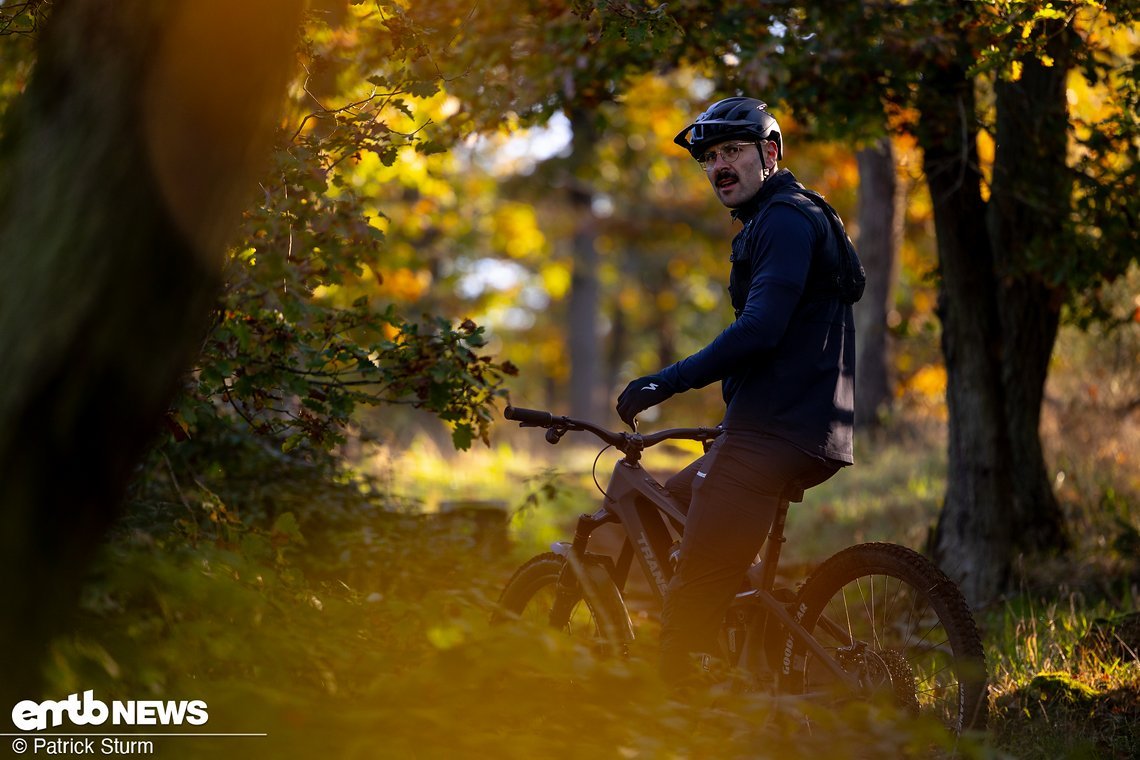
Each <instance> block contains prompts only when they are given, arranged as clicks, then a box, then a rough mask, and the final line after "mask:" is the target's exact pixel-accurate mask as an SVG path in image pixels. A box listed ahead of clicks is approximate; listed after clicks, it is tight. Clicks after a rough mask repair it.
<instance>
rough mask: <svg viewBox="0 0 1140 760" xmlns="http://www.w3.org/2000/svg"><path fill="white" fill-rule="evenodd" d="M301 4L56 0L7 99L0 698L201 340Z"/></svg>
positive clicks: (33, 669) (60, 612)
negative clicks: (22, 87)
mask: <svg viewBox="0 0 1140 760" xmlns="http://www.w3.org/2000/svg"><path fill="white" fill-rule="evenodd" d="M300 10H301V2H300V0H288V1H286V0H255V1H254V0H251V2H243V3H238V4H236V5H235V4H231V3H228V2H225V1H224V0H182V1H175V0H168V1H165V2H155V1H154V0H122V2H117V3H105V2H102V0H69V1H66V2H58V3H56V4H55V6H54V9H53V15H52V18H51V21H50V23H49V25H48V27H47V28H46V29H45V30H44V32H43V35H42V37H41V39H40V44H39V48H38V52H37V65H36V70H35V72H34V75H33V77H32V80H31V81H30V82H29V85H28V88H27V90H26V92H25V93H24V95H23V96H22V98H21V99H20V101H19V102H18V103H17V104H15V105H14V106H13V107H12V109H11V110H10V111H9V113H8V115H7V120H6V123H5V125H4V129H3V134H4V138H3V142H2V143H0V356H4V357H5V359H4V363H5V369H4V382H3V383H0V482H3V483H4V488H3V491H2V492H0V521H2V525H3V530H2V531H0V594H2V595H3V598H4V599H5V602H6V610H5V614H4V616H3V622H0V652H2V653H3V654H2V655H0V704H2V705H12V704H14V703H15V702H16V701H19V700H21V699H29V698H34V697H35V695H36V694H37V693H38V688H39V682H40V662H41V659H42V656H43V654H44V653H45V651H46V647H47V645H48V643H49V642H50V640H51V639H52V637H53V636H55V635H57V634H58V633H60V632H61V631H62V630H64V627H65V626H66V623H67V619H68V616H69V615H70V613H71V612H72V611H73V609H74V604H75V600H76V597H77V592H78V589H79V586H80V582H81V580H82V576H83V573H84V570H85V568H86V566H87V564H88V562H89V560H90V559H91V557H92V555H93V553H94V551H95V549H96V547H97V546H98V543H99V541H100V539H101V538H102V536H103V534H104V533H105V531H106V529H107V528H108V526H109V525H110V523H111V522H112V520H113V519H114V517H115V516H116V513H117V510H118V506H119V503H120V500H121V497H122V494H123V492H124V488H125V485H126V482H127V480H128V478H129V477H130V475H131V472H132V468H133V467H134V465H135V463H136V461H137V460H138V458H139V457H140V455H141V454H142V452H143V450H144V448H145V446H146V445H147V444H148V442H149V441H150V439H151V437H152V435H153V433H154V432H155V431H156V430H157V426H158V423H159V421H160V418H161V416H162V414H163V412H164V411H165V408H166V405H167V403H168V402H169V398H170V396H171V394H172V392H173V391H174V389H175V387H176V384H177V380H178V378H179V376H180V375H181V373H182V372H184V371H185V370H186V368H187V366H188V364H189V363H190V362H191V361H192V360H193V358H194V356H195V355H196V354H197V349H198V347H199V345H200V342H201V339H202V337H203V333H204V330H205V328H206V320H207V318H208V314H209V310H210V307H211V305H212V303H213V299H214V297H215V294H216V288H217V287H218V284H219V273H220V266H221V260H222V255H223V251H224V245H225V240H226V237H227V236H228V235H229V234H230V233H231V232H232V230H233V228H234V227H236V223H237V221H238V218H239V212H240V207H241V205H242V204H243V203H244V202H245V201H246V200H247V199H248V198H251V197H254V193H253V191H254V189H255V187H256V185H255V184H254V182H253V173H252V172H253V170H254V169H255V168H256V166H257V164H258V161H257V158H258V157H259V156H261V155H262V154H263V153H264V152H265V149H266V148H267V147H268V143H269V140H270V138H271V135H272V129H273V120H272V114H273V110H274V108H275V107H276V106H277V105H278V104H279V101H280V98H281V97H282V96H283V94H284V85H285V81H286V77H287V75H288V72H289V70H290V68H291V65H290V64H291V56H290V52H291V50H292V48H293V45H294V41H295V38H296V31H297V26H298V24H299V22H300ZM205 40H208V41H209V42H208V44H205V43H204V41H205ZM6 720H7V719H6V718H5V722H6Z"/></svg>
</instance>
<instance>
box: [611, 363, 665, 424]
mask: <svg viewBox="0 0 1140 760" xmlns="http://www.w3.org/2000/svg"><path fill="white" fill-rule="evenodd" d="M673 393H674V391H673V388H672V386H670V385H669V383H667V382H665V379H664V378H663V377H661V375H659V374H658V375H646V376H645V377H639V378H637V379H636V380H634V381H633V382H632V383H630V384H629V385H627V386H626V387H625V390H624V391H622V392H621V395H620V396H618V400H617V413H618V417H621V420H622V422H624V423H625V424H627V425H629V426H630V427H633V418H634V417H636V416H637V415H638V414H640V413H641V412H644V411H645V410H646V409H648V408H649V407H651V406H657V405H658V404H660V403H661V402H662V401H664V400H665V399H667V398H669V397H670V396H672V395H673Z"/></svg>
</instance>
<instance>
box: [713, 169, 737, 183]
mask: <svg viewBox="0 0 1140 760" xmlns="http://www.w3.org/2000/svg"><path fill="white" fill-rule="evenodd" d="M723 179H738V177H737V176H736V172H734V171H733V170H732V169H729V168H727V167H726V168H724V169H720V170H719V171H717V173H716V175H715V176H714V177H713V181H714V182H720V181H721V180H723Z"/></svg>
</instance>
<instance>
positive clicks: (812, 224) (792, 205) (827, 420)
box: [661, 169, 855, 464]
mask: <svg viewBox="0 0 1140 760" xmlns="http://www.w3.org/2000/svg"><path fill="white" fill-rule="evenodd" d="M797 188H800V189H802V188H803V186H802V185H800V184H799V182H797V181H796V178H795V177H794V176H793V175H792V173H791V172H790V171H788V170H786V169H781V170H780V171H778V172H777V173H775V174H773V175H772V176H771V177H769V178H768V179H767V180H766V181H765V182H764V184H763V185H762V186H761V188H760V191H759V192H758V193H757V194H756V197H755V198H753V199H752V200H751V201H750V202H749V203H748V204H746V205H745V206H742V207H741V208H739V209H736V210H735V211H734V212H733V217H734V218H736V219H739V220H740V221H741V222H743V223H744V228H743V229H742V230H741V231H740V232H739V233H738V234H737V235H736V237H735V238H734V239H733V241H732V259H731V261H732V273H731V275H730V277H729V294H730V295H731V297H732V306H733V309H734V310H735V311H736V320H735V321H734V322H733V323H732V324H730V325H729V326H728V327H727V328H725V330H724V331H723V332H721V334H720V335H718V336H717V337H716V338H715V339H714V340H713V341H712V343H710V344H709V345H707V346H706V347H705V348H703V349H701V350H700V351H698V352H697V353H695V354H693V355H692V356H690V357H688V358H686V359H682V360H681V361H679V362H677V363H676V364H672V365H670V366H668V367H666V368H665V369H664V370H662V372H661V375H662V377H663V378H664V379H665V381H666V382H667V383H669V384H670V385H671V386H672V389H673V391H674V392H677V393H679V392H681V391H685V390H688V389H690V388H703V387H704V386H706V385H708V384H709V383H712V382H715V381H717V380H720V381H721V388H722V392H723V395H724V401H725V404H726V405H727V407H728V408H727V411H726V413H725V417H724V422H723V423H722V424H723V425H724V427H725V429H727V430H730V431H731V430H741V431H753V432H762V433H767V434H770V435H775V436H778V437H780V438H783V439H785V440H787V441H789V442H791V443H792V444H794V445H795V446H798V447H799V448H801V449H803V450H804V451H807V452H810V453H812V454H816V455H818V456H822V457H826V458H828V459H832V460H835V461H837V462H839V463H844V464H850V463H852V462H853V461H854V459H853V458H852V452H851V437H852V426H853V423H854V416H855V415H854V406H855V404H854V386H855V320H854V315H853V314H852V311H851V306H850V305H848V304H845V303H843V302H842V301H840V300H839V298H838V296H837V295H836V294H835V292H834V286H833V285H829V283H834V278H835V273H836V271H837V268H838V266H839V264H838V261H839V259H838V257H839V253H838V247H837V245H836V242H837V241H836V239H835V234H834V232H833V231H832V229H831V225H830V224H829V223H828V221H827V217H826V216H825V215H824V213H823V211H822V210H820V209H819V208H818V207H817V206H816V205H815V204H814V203H812V201H811V200H810V199H809V198H807V197H806V196H804V195H803V194H801V193H797V192H796V189H797Z"/></svg>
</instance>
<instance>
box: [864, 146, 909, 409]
mask: <svg viewBox="0 0 1140 760" xmlns="http://www.w3.org/2000/svg"><path fill="white" fill-rule="evenodd" d="M856 159H857V161H858V164H859V258H860V259H861V260H862V262H863V266H864V268H865V269H866V270H867V289H866V291H865V292H864V293H863V298H862V299H860V301H859V303H857V304H856V305H855V334H856V335H857V336H858V342H857V346H858V354H857V355H856V359H855V424H856V425H857V426H858V427H860V428H873V427H877V426H878V425H879V424H880V422H881V421H882V418H883V415H884V414H886V413H887V412H888V411H889V410H890V406H891V402H892V400H893V398H894V383H893V381H892V379H891V374H892V373H891V366H892V362H891V346H890V333H889V332H888V329H887V315H888V313H889V312H890V310H891V308H892V307H893V305H894V290H895V282H896V281H897V279H898V266H899V263H898V262H899V247H900V246H901V244H902V232H903V214H904V212H905V203H906V196H905V193H904V192H903V188H902V184H901V183H900V182H899V181H898V176H897V174H896V171H895V152H894V147H893V145H892V144H891V140H890V138H889V137H884V138H882V139H881V140H879V142H878V143H876V144H875V145H873V146H871V147H868V148H864V149H862V150H860V151H859V152H858V154H857V155H856Z"/></svg>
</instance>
